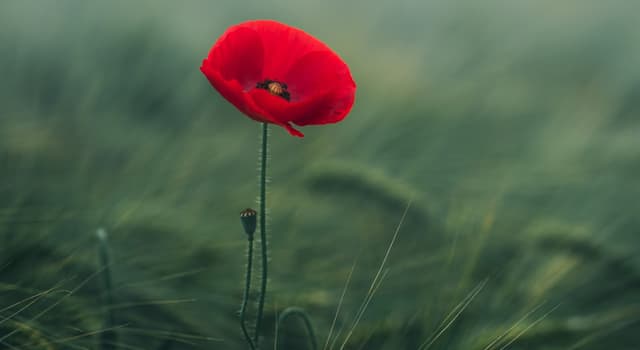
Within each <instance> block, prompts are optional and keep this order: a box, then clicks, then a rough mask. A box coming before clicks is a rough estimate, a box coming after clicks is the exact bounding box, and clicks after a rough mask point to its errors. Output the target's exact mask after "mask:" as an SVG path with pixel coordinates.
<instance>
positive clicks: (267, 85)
mask: <svg viewBox="0 0 640 350" xmlns="http://www.w3.org/2000/svg"><path fill="white" fill-rule="evenodd" d="M256 88H258V89H265V90H267V91H269V92H270V93H271V94H272V95H276V96H280V97H282V98H284V99H285V100H287V101H289V100H290V99H291V95H290V94H289V91H287V84H285V83H281V82H278V81H275V80H271V79H266V80H265V81H263V82H260V83H258V84H256Z"/></svg>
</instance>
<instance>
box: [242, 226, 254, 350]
mask: <svg viewBox="0 0 640 350" xmlns="http://www.w3.org/2000/svg"><path fill="white" fill-rule="evenodd" d="M247 256H248V257H247V275H246V279H245V285H244V296H243V297H242V306H241V307H240V327H242V333H244V337H245V339H246V340H247V343H249V346H250V347H251V350H255V348H256V347H255V345H254V344H253V340H251V336H250V335H249V331H247V325H246V324H245V317H246V311H247V301H248V300H249V289H250V288H251V265H252V264H253V237H249V244H248V248H247Z"/></svg>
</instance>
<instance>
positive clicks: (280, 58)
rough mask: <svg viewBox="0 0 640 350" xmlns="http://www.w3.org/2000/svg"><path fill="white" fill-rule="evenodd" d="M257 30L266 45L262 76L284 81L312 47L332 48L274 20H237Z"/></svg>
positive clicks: (327, 49)
mask: <svg viewBox="0 0 640 350" xmlns="http://www.w3.org/2000/svg"><path fill="white" fill-rule="evenodd" d="M238 26H239V27H243V28H250V29H252V30H254V31H255V32H256V33H257V34H258V35H259V36H260V38H262V43H263V46H264V58H265V60H264V67H263V71H262V73H263V78H269V79H273V80H278V81H285V79H284V78H285V76H286V73H287V72H288V71H289V68H290V67H291V66H293V65H294V64H295V63H296V62H297V61H298V60H299V59H300V58H301V57H303V56H305V55H306V54H308V53H309V52H313V51H331V49H330V48H329V47H328V46H327V45H325V44H324V43H323V42H321V41H320V40H318V39H316V38H314V37H312V36H311V35H309V34H307V33H306V32H304V31H302V30H301V29H298V28H294V27H291V26H288V25H286V24H283V23H280V22H276V21H272V20H255V21H247V22H244V23H240V24H238Z"/></svg>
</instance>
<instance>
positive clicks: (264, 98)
mask: <svg viewBox="0 0 640 350" xmlns="http://www.w3.org/2000/svg"><path fill="white" fill-rule="evenodd" d="M200 70H201V71H202V73H204V75H205V76H206V77H207V79H209V82H210V83H211V85H213V87H214V88H215V89H216V90H218V92H219V93H220V94H221V95H222V96H223V97H224V98H226V99H227V100H228V101H229V102H231V103H232V104H233V105H234V106H236V108H238V109H239V110H240V111H241V112H243V113H244V114H246V115H247V116H249V117H251V118H252V119H255V120H257V121H260V122H267V123H273V124H277V125H280V126H282V127H284V128H285V129H287V131H289V133H290V134H291V135H294V136H299V137H302V136H303V134H302V133H301V132H300V131H298V130H296V129H294V128H293V127H292V126H291V124H292V123H293V124H296V125H299V126H304V125H319V124H329V123H337V122H339V121H341V120H342V119H344V118H345V117H346V115H347V114H348V113H349V111H350V110H351V107H352V106H353V101H354V98H355V91H356V84H355V83H354V81H353V78H351V73H350V72H349V67H347V65H346V64H345V63H344V62H343V61H342V60H341V59H340V57H338V55H337V54H336V53H335V52H333V51H332V50H331V49H330V48H329V47H327V46H326V45H325V44H324V43H322V42H321V41H319V40H318V39H316V38H314V37H312V36H311V35H309V34H307V33H305V32H303V31H302V30H300V29H297V28H293V27H290V26H288V25H286V24H283V23H279V22H276V21H270V20H256V21H248V22H244V23H240V24H237V25H234V26H232V27H230V28H229V29H227V31H226V32H225V33H224V34H223V35H222V36H221V37H220V38H219V39H218V41H217V42H216V43H215V44H214V45H213V47H212V48H211V51H209V55H208V57H207V58H206V59H204V61H203V62H202V67H200Z"/></svg>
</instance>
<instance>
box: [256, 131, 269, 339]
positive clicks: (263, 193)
mask: <svg viewBox="0 0 640 350" xmlns="http://www.w3.org/2000/svg"><path fill="white" fill-rule="evenodd" d="M267 134H268V124H267V123H262V151H261V160H260V247H261V253H262V255H261V257H262V279H261V286H260V299H259V301H258V314H257V316H256V330H255V331H256V332H255V334H254V338H253V339H254V342H255V343H256V344H257V343H258V338H259V335H260V324H261V323H262V313H263V310H264V298H265V295H266V292H267V228H266V221H267V219H266V216H267V213H266V211H267V210H266V208H267V203H266V200H267V145H268V144H267Z"/></svg>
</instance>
